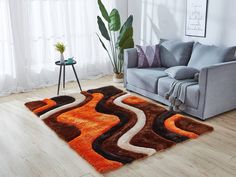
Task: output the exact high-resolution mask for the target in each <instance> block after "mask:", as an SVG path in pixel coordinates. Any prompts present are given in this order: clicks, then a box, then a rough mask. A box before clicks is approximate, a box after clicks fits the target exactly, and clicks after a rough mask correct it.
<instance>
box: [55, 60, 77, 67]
mask: <svg viewBox="0 0 236 177" xmlns="http://www.w3.org/2000/svg"><path fill="white" fill-rule="evenodd" d="M55 64H56V65H59V66H61V65H75V64H76V61H75V60H73V62H69V63H68V60H65V63H61V61H56V62H55Z"/></svg>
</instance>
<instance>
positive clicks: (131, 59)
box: [124, 48, 138, 87]
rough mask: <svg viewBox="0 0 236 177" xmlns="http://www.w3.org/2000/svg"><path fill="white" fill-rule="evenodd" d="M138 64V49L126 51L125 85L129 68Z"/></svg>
mask: <svg viewBox="0 0 236 177" xmlns="http://www.w3.org/2000/svg"><path fill="white" fill-rule="evenodd" d="M137 66H138V53H137V49H135V48H131V49H126V50H125V51H124V86H125V87H126V84H127V79H126V78H127V69H128V68H136V67H137Z"/></svg>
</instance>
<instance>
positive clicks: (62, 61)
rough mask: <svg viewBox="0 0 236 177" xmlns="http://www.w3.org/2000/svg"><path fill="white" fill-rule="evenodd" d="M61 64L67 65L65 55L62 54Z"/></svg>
mask: <svg viewBox="0 0 236 177" xmlns="http://www.w3.org/2000/svg"><path fill="white" fill-rule="evenodd" d="M60 62H61V63H62V64H64V63H65V58H64V55H63V53H61V58H60Z"/></svg>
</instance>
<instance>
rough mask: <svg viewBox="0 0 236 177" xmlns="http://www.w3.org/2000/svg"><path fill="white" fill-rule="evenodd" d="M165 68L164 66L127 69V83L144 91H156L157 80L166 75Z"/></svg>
mask: <svg viewBox="0 0 236 177" xmlns="http://www.w3.org/2000/svg"><path fill="white" fill-rule="evenodd" d="M165 69H166V68H148V69H139V68H130V69H127V83H128V84H130V85H133V86H135V87H138V88H141V89H144V90H146V91H149V92H152V93H157V92H156V90H157V83H158V80H159V79H160V78H162V77H165V76H167V74H166V73H165Z"/></svg>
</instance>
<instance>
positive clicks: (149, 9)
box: [128, 0, 236, 46]
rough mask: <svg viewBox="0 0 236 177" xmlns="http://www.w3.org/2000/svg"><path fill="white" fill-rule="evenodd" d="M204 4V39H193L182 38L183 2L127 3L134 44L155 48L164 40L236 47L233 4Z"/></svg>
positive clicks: (217, 0) (225, 0)
mask: <svg viewBox="0 0 236 177" xmlns="http://www.w3.org/2000/svg"><path fill="white" fill-rule="evenodd" d="M208 1H209V2H208V18H207V33H206V38H196V37H195V38H193V37H187V36H185V16H186V0H128V14H133V15H134V31H135V34H134V38H135V42H136V44H155V43H157V42H158V41H159V39H160V38H168V39H182V40H184V41H189V40H195V41H200V42H202V43H204V44H215V45H225V46H232V45H236V10H235V9H236V0H208Z"/></svg>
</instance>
